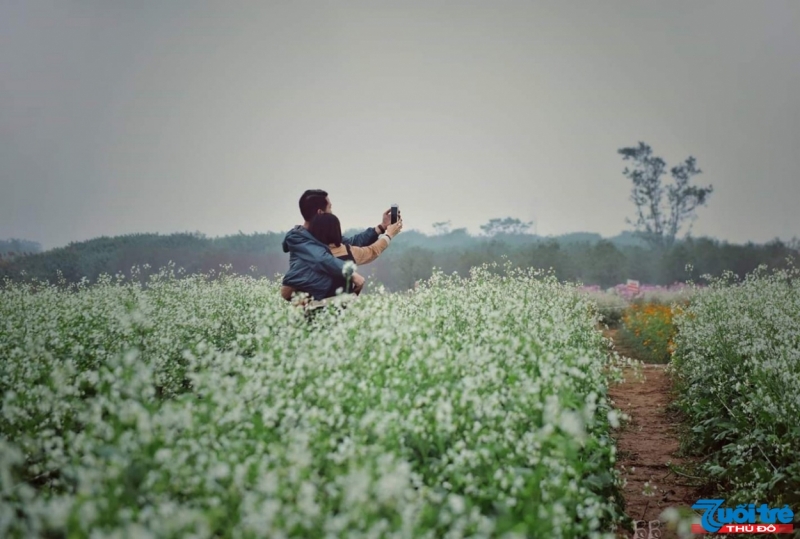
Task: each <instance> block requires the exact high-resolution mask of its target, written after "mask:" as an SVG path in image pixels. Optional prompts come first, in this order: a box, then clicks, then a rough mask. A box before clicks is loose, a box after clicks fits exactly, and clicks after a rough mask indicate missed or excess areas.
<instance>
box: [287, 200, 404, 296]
mask: <svg viewBox="0 0 800 539" xmlns="http://www.w3.org/2000/svg"><path fill="white" fill-rule="evenodd" d="M401 230H403V221H402V219H401V220H399V221H397V222H396V223H395V224H393V225H389V226H388V227H386V232H385V233H383V234H381V235H380V236H378V239H377V241H375V243H373V244H372V245H369V246H367V247H355V246H352V245H348V244H346V243H342V225H341V223H340V222H339V218H338V217H336V216H335V215H334V214H332V213H319V214H317V215H315V216H314V218H313V219H311V222H310V224H309V227H308V231H309V232H311V235H312V236H314V237H315V238H316V239H317V240H319V241H320V242H322V243H324V244H325V245H327V246H328V247H329V248H330V250H331V254H333V256H335V257H336V258H338V259H339V260H344V261H345V262H346V261H351V262H354V263H355V264H356V265H359V266H360V265H362V264H369V263H370V262H372V261H373V260H375V259H376V258H378V257H379V256H380V255H381V253H382V252H383V251H385V250H386V248H387V247H389V243H391V241H392V238H394V237H395V236H396V235H398V234H399V233H400V231H401ZM340 288H341V289H342V291H343V292H344V293H349V292H350V290H349V283H348V282H347V279H346V278H345V276H344V275H342V276H341V277H337V278H334V282H333V285H332V286H331V288H330V290H328V293H327V294H326V295H325V297H326V298H330V297H333V296H335V295H336V292H337V290H338V289H340ZM294 292H295V289H294V288H292V287H291V286H282V287H281V296H283V299H285V300H291V299H292V294H293V293H294Z"/></svg>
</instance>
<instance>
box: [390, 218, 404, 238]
mask: <svg viewBox="0 0 800 539" xmlns="http://www.w3.org/2000/svg"><path fill="white" fill-rule="evenodd" d="M401 230H403V220H402V219H400V220H398V221H397V222H396V223H395V224H393V225H389V226H387V227H386V235H387V236H389V237H390V238H392V239H394V237H395V236H397V235H398V234H400V231H401Z"/></svg>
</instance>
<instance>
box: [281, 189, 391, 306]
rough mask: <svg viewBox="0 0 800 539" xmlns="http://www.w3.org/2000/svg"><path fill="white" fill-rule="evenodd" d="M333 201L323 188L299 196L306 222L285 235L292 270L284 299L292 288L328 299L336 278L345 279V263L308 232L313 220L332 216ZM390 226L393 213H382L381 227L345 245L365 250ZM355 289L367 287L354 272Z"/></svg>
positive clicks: (357, 290)
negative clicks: (326, 214) (343, 274)
mask: <svg viewBox="0 0 800 539" xmlns="http://www.w3.org/2000/svg"><path fill="white" fill-rule="evenodd" d="M332 207H333V206H332V204H331V200H330V198H329V197H328V193H327V192H325V191H323V190H322V189H309V190H308V191H306V192H305V193H303V195H302V196H301V197H300V213H301V214H302V216H303V219H304V222H303V224H302V225H298V226H296V227H294V228H293V229H292V230H290V231H289V232H287V233H286V237H285V238H284V239H283V252H284V253H289V271H288V272H287V273H286V275H285V276H284V278H283V283H282V284H283V288H282V289H281V294H282V295H283V297H284V299H287V300H289V299H291V297H287V295H289V294H291V292H289V291H288V290H289V287H291V288H293V289H295V290H299V291H302V292H306V293H308V294H309V295H310V296H311V297H312V298H313V299H315V300H322V299H324V298H325V295H326V294H327V292H328V290H330V288H331V286H332V284H333V281H334V278H336V277H341V276H342V270H343V268H344V262H343V261H342V260H339V259H338V258H336V257H335V256H333V254H331V251H330V249H329V248H328V246H327V245H325V244H323V243H321V242H319V241H317V239H316V238H315V237H314V236H312V235H311V233H310V232H309V231H308V227H309V226H310V221H311V219H313V218H314V216H315V215H317V214H318V213H331V210H332ZM390 223H391V210H387V211H386V212H385V213H384V214H383V219H382V221H381V224H379V225H378V226H376V227H374V228H368V229H366V230H364V231H363V232H361V233H359V234H356V235H355V236H353V237H351V238H343V241H344V243H349V244H350V245H354V246H357V247H366V246H368V245H371V244H372V243H374V242H375V241H376V240H377V239H378V235H379V234H382V233H384V232H386V227H387V226H388V225H389V224H390ZM351 282H352V284H353V290H354V291H355V292H359V291H360V290H361V288H362V287H363V286H364V277H362V276H361V275H359V274H358V273H353V275H352V277H351Z"/></svg>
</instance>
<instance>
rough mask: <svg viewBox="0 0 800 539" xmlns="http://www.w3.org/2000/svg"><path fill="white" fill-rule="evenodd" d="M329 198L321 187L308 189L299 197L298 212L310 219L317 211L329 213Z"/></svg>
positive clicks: (304, 217)
mask: <svg viewBox="0 0 800 539" xmlns="http://www.w3.org/2000/svg"><path fill="white" fill-rule="evenodd" d="M331 207H332V206H331V200H330V199H329V198H328V193H327V192H326V191H323V190H322V189H309V190H307V191H306V192H305V193H303V196H301V197H300V213H301V214H302V215H303V219H305V220H306V221H311V219H313V218H314V216H315V215H317V214H318V213H331Z"/></svg>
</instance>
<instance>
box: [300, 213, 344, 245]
mask: <svg viewBox="0 0 800 539" xmlns="http://www.w3.org/2000/svg"><path fill="white" fill-rule="evenodd" d="M308 231H309V232H311V235H312V236H314V237H315V238H317V239H318V240H319V241H320V242H322V243H324V244H325V245H330V244H333V245H335V246H336V247H339V246H340V245H341V244H342V225H341V223H339V218H338V217H336V216H335V215H334V214H332V213H318V214H317V215H315V216H314V217H313V218H312V219H311V226H309V228H308Z"/></svg>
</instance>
